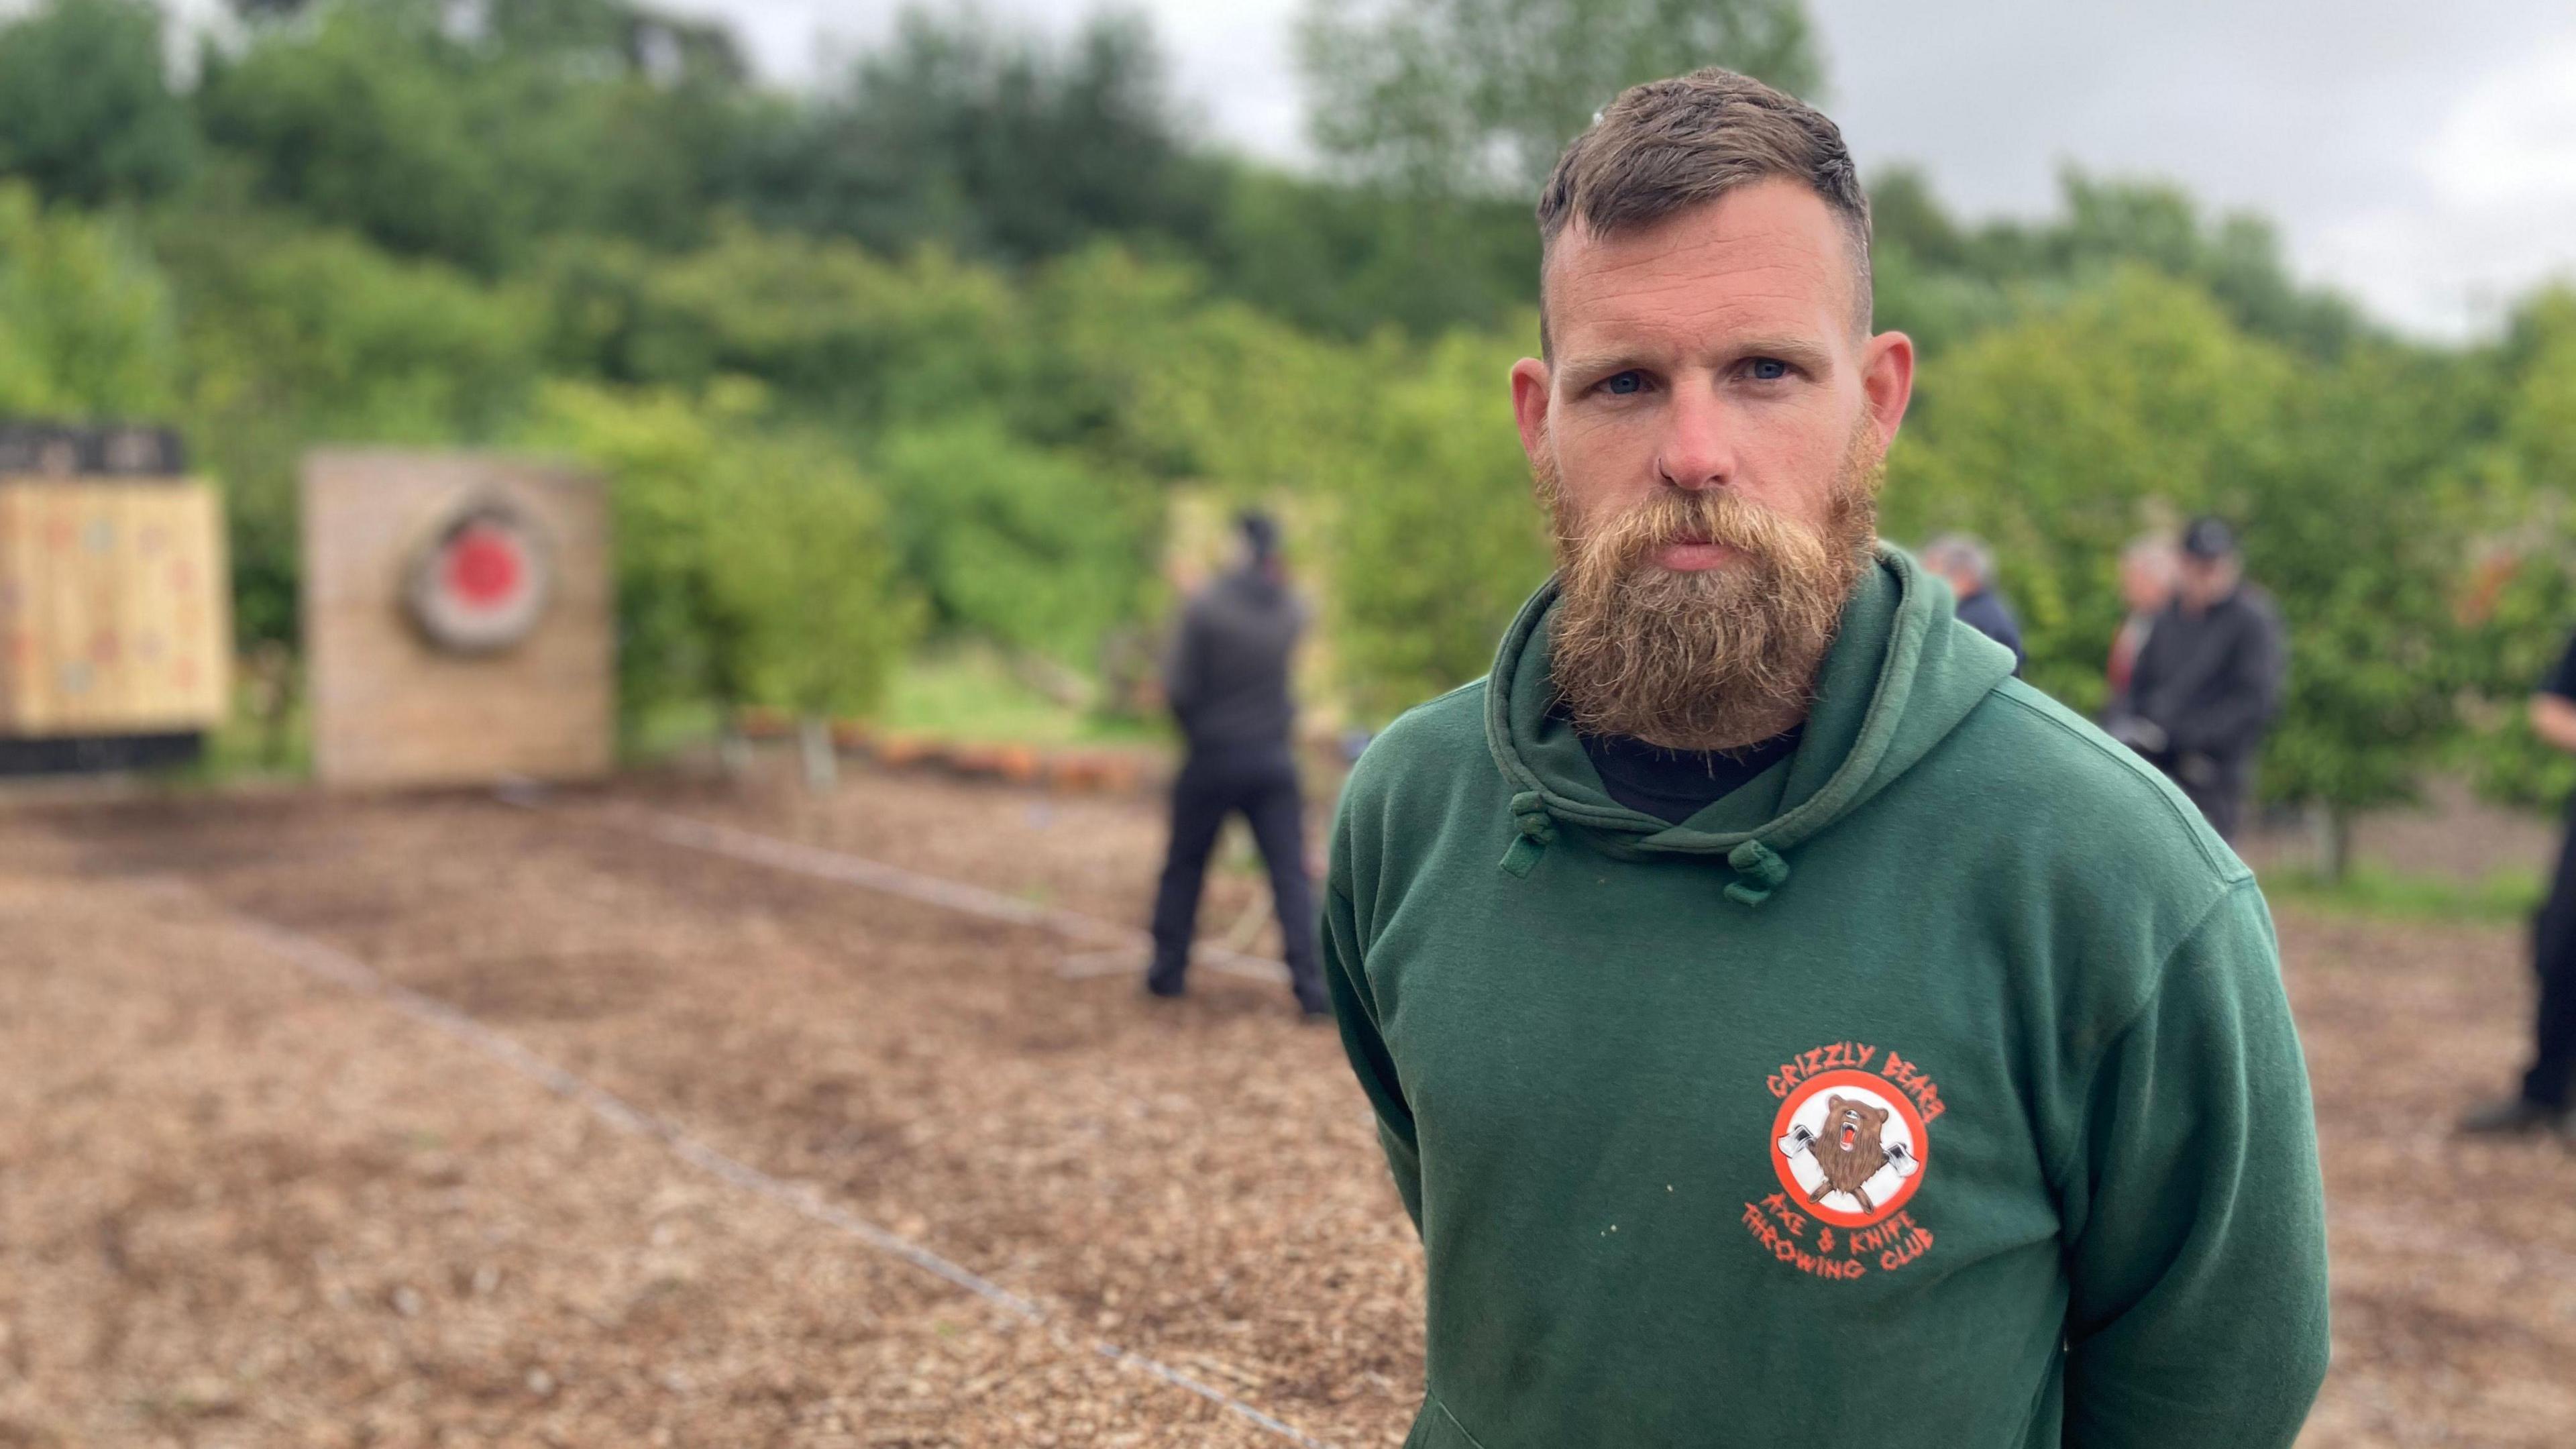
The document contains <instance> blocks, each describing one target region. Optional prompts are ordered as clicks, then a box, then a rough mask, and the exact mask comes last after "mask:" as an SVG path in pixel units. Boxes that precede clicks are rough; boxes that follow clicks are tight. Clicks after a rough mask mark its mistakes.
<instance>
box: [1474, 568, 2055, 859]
mask: <svg viewBox="0 0 2576 1449" xmlns="http://www.w3.org/2000/svg"><path fill="white" fill-rule="evenodd" d="M1557 606H1558V584H1557V581H1556V580H1554V579H1550V580H1549V581H1548V582H1547V583H1546V584H1545V585H1544V586H1542V587H1541V588H1540V589H1539V591H1538V592H1537V593H1536V594H1534V595H1532V596H1531V597H1530V600H1529V602H1528V603H1526V604H1524V605H1522V606H1521V611H1520V615H1519V617H1517V618H1516V619H1514V620H1513V621H1512V627H1511V629H1510V631H1509V632H1508V633H1506V634H1505V635H1504V636H1503V644H1502V649H1501V652H1500V653H1499V654H1497V655H1496V657H1495V659H1494V671H1493V675H1492V677H1491V681H1490V683H1489V686H1488V688H1487V690H1486V693H1485V742H1486V744H1487V746H1488V747H1489V748H1490V749H1491V750H1492V751H1493V756H1494V763H1495V765H1496V766H1497V767H1498V768H1499V769H1500V770H1501V771H1502V773H1503V778H1504V779H1505V780H1506V781H1508V782H1509V784H1510V786H1511V789H1512V792H1513V794H1512V824H1513V828H1514V832H1515V833H1514V836H1513V839H1512V840H1511V842H1510V844H1509V846H1508V848H1507V850H1506V852H1505V855H1504V857H1503V869H1505V870H1507V871H1509V872H1511V873H1512V874H1514V875H1516V876H1526V875H1528V873H1529V871H1530V869H1531V868H1532V867H1533V866H1534V865H1535V864H1536V863H1537V861H1538V858H1539V855H1540V854H1541V852H1543V851H1544V850H1545V849H1546V848H1547V847H1548V846H1549V845H1550V844H1553V843H1554V842H1555V840H1556V838H1557V834H1558V832H1559V831H1560V830H1565V829H1574V830H1581V831H1584V832H1586V833H1587V834H1588V835H1589V836H1590V837H1591V839H1592V842H1593V843H1594V844H1595V845H1597V846H1598V847H1599V848H1600V849H1602V850H1604V851H1606V852H1608V853H1610V854H1612V855H1618V856H1627V857H1637V856H1648V855H1658V854H1671V855H1699V856H1711V857H1717V858H1719V859H1722V861H1723V862H1724V864H1725V865H1726V866H1727V867H1728V869H1729V870H1730V871H1732V873H1733V879H1732V880H1730V881H1729V882H1728V884H1727V886H1726V894H1727V895H1728V897H1729V898H1731V899H1733V900H1735V901H1736V902H1737V903H1738V904H1741V905H1744V906H1747V907H1754V906H1759V905H1761V904H1762V902H1763V901H1764V900H1766V899H1767V898H1768V897H1769V896H1770V894H1771V892H1772V891H1774V890H1776V889H1778V888H1779V887H1780V886H1781V885H1783V884H1785V883H1786V882H1787V881H1788V879H1789V877H1790V875H1791V873H1792V872H1793V871H1794V869H1795V862H1796V851H1797V848H1798V847H1799V846H1800V845H1802V844H1804V843H1805V842H1807V841H1808V840H1811V839H1813V838H1814V837H1816V836H1817V835H1819V834H1821V833H1822V832H1824V831H1826V830H1828V829H1830V828H1832V826H1833V825H1834V823H1835V822H1836V821H1838V820H1841V819H1842V818H1843V817H1845V816H1847V815H1849V814H1851V813H1852V812H1853V811H1854V810H1856V809H1858V808H1859V807H1860V806H1862V805H1863V804H1865V803H1866V802H1867V801H1868V800H1869V799H1870V798H1871V797H1872V796H1874V795H1876V794H1878V792H1880V791H1881V790H1884V789H1886V788H1887V787H1888V785H1889V784H1890V783H1891V782H1893V781H1895V780H1896V779H1898V778H1899V777H1900V776H1902V775H1903V774H1904V773H1905V772H1906V771H1907V770H1908V769H1910V768H1912V767H1913V766H1914V764H1915V763H1916V762H1917V761H1919V760H1921V759H1922V758H1923V757H1924V756H1925V755H1927V754H1929V753H1930V752H1931V751H1932V749H1933V747H1934V746H1936V745H1938V744H1939V743H1940V742H1941V741H1942V740H1943V739H1944V738H1945V737H1947V736H1948V735H1949V733H1950V732H1951V731H1952V730H1953V729H1956V728H1957V727H1958V726H1959V723H1960V722H1961V721H1962V720H1964V719H1966V718H1967V717H1968V714H1969V712H1970V711H1971V710H1973V709H1974V708H1975V707H1976V705H1977V702H1978V701H1979V700H1981V699H1983V698H1985V696H1986V694H1987V693H1988V692H1989V691H1991V690H1993V689H1994V688H1995V686H1997V685H1999V684H2001V683H2003V682H2004V681H2005V680H2006V679H2008V678H2010V677H2011V676H2012V670H2013V657H2012V652H2011V651H2010V650H2008V649H2006V648H2004V647H2003V646H2002V645H2000V644H1997V643H1995V642H1994V641H1993V640H1991V639H1988V638H1987V637H1986V636H1985V635H1983V634H1980V633H1978V632H1977V631H1976V630H1974V629H1971V628H1968V627H1966V626H1964V625H1961V624H1959V623H1958V622H1957V619H1956V606H1955V604H1954V602H1953V600H1952V598H1951V595H1950V590H1949V588H1948V587H1947V586H1946V585H1944V584H1942V583H1941V582H1940V581H1938V580H1936V579H1934V578H1932V577H1931V576H1930V575H1929V574H1927V573H1925V572H1924V571H1923V570H1922V568H1921V567H1920V566H1919V565H1917V564H1916V563H1915V562H1914V560H1913V559H1911V558H1909V557H1908V556H1906V555H1905V554H1904V553H1903V552H1901V551H1899V550H1897V549H1894V548H1891V547H1889V546H1887V545H1885V544H1881V545H1879V547H1878V550H1877V553H1876V555H1875V557H1874V559H1873V562H1872V566H1871V567H1870V568H1869V569H1868V570H1867V571H1865V572H1864V573H1863V575H1862V577H1861V581H1860V584H1859V586H1858V587H1857V588H1855V589H1854V590H1853V591H1852V597H1851V601H1850V602H1849V603H1848V604H1846V605H1845V606H1844V608H1843V616H1842V623H1841V626H1840V628H1839V630H1838V631H1837V633H1836V634H1835V636H1834V643H1833V646H1832V648H1831V649H1830V650H1829V651H1828V652H1827V654H1826V656H1825V662H1824V666H1823V668H1822V669H1821V670H1820V671H1819V672H1818V677H1817V681H1816V701H1815V706H1814V708H1813V709H1812V710H1810V711H1809V713H1808V716H1807V721H1806V730H1805V733H1804V734H1803V735H1802V736H1801V738H1800V740H1799V744H1798V748H1797V751H1796V753H1794V754H1792V755H1791V756H1790V757H1789V758H1788V759H1786V760H1783V761H1781V762H1779V763H1778V764H1775V765H1773V766H1772V767H1771V768H1770V769H1768V770H1766V771H1764V772H1763V773H1762V774H1760V775H1758V776H1756V777H1754V779H1753V780H1751V781H1750V782H1748V783H1747V784H1745V785H1744V786H1742V787H1741V788H1739V789H1737V790H1735V791H1734V792H1732V793H1731V794H1728V795H1727V796H1726V797H1724V798H1723V799H1720V800H1717V801H1715V802H1713V803H1712V804H1710V805H1709V806H1708V807H1707V808H1705V809H1703V810H1701V811H1700V812H1699V813H1698V814H1696V815H1693V816H1692V817H1691V818H1689V819H1688V820H1685V821H1683V822H1681V823H1680V824H1678V825H1674V824H1669V823H1667V822H1665V821H1663V820H1660V819H1657V818H1656V817H1654V816H1651V815H1646V814H1643V813H1640V812H1638V811H1635V810H1631V809H1629V808H1627V807H1626V806H1624V805H1621V804H1620V803H1618V802H1617V801H1615V800H1613V799H1611V798H1610V793H1609V791H1607V790H1606V789H1604V788H1603V787H1602V784H1601V776H1600V774H1599V772H1597V771H1596V770H1594V769H1593V767H1592V761H1591V759H1590V757H1589V756H1587V755H1586V754H1585V753H1584V749H1583V742H1582V740H1581V739H1580V738H1578V737H1577V736H1576V734H1575V730H1574V726H1573V725H1572V723H1571V722H1569V721H1568V720H1566V719H1565V718H1564V716H1563V714H1562V712H1560V711H1558V710H1556V709H1555V708H1554V706H1555V704H1556V702H1557V695H1556V685H1555V682H1554V680H1553V678H1552V677H1551V674H1550V671H1549V668H1548V655H1549V650H1550V647H1551V642H1552V640H1553V638H1554V627H1553V625H1554V620H1555V614H1556V609H1557Z"/></svg>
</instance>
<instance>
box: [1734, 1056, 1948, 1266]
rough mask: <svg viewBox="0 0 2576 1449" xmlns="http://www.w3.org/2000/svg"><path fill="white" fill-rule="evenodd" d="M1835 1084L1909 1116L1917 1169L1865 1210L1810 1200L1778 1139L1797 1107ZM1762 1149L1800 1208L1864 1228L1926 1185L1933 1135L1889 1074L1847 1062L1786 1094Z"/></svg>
mask: <svg viewBox="0 0 2576 1449" xmlns="http://www.w3.org/2000/svg"><path fill="white" fill-rule="evenodd" d="M1835 1087H1857V1088H1860V1089H1862V1090H1865V1091H1867V1092H1868V1093H1869V1094H1870V1095H1871V1096H1872V1097H1875V1098H1877V1099H1878V1100H1880V1101H1882V1102H1885V1103H1887V1104H1888V1105H1890V1106H1892V1107H1894V1108H1895V1109H1896V1114H1897V1115H1898V1116H1899V1117H1901V1118H1903V1119H1904V1120H1905V1130H1906V1131H1907V1133H1909V1134H1910V1135H1911V1136H1912V1137H1913V1138H1914V1149H1913V1150H1914V1164H1915V1166H1914V1172H1913V1174H1912V1175H1911V1176H1909V1177H1906V1178H1904V1179H1903V1180H1902V1181H1900V1182H1899V1183H1898V1184H1897V1188H1896V1191H1895V1193H1893V1194H1892V1195H1890V1196H1889V1198H1888V1199H1887V1201H1885V1202H1883V1203H1880V1204H1878V1205H1877V1206H1876V1207H1873V1208H1871V1209H1870V1210H1869V1211H1868V1212H1865V1213H1851V1212H1844V1211H1843V1210H1842V1209H1840V1208H1831V1207H1827V1206H1825V1205H1824V1204H1823V1203H1820V1202H1816V1201H1813V1200H1812V1199H1810V1198H1809V1197H1808V1196H1807V1189H1806V1188H1805V1187H1804V1186H1802V1185H1800V1183H1799V1182H1798V1174H1797V1173H1796V1172H1794V1171H1792V1170H1791V1169H1790V1166H1789V1159H1788V1157H1787V1156H1786V1155H1784V1154H1783V1153H1782V1152H1781V1151H1780V1139H1781V1138H1783V1137H1785V1136H1787V1135H1789V1119H1790V1118H1792V1117H1795V1116H1797V1115H1798V1109H1799V1108H1801V1107H1804V1106H1805V1105H1807V1104H1808V1103H1809V1102H1811V1101H1814V1100H1815V1098H1816V1094H1817V1093H1819V1092H1824V1091H1829V1090H1831V1089H1833V1088H1835ZM1763 1150H1764V1151H1765V1152H1768V1153H1770V1154H1771V1170H1772V1172H1773V1173H1775V1174H1777V1175H1778V1176H1779V1179H1780V1185H1781V1186H1782V1187H1785V1188H1787V1189H1788V1190H1789V1201H1790V1202H1791V1203H1792V1204H1793V1205H1794V1206H1795V1208H1796V1210H1797V1211H1799V1212H1802V1213H1805V1214H1807V1215H1808V1216H1810V1217H1813V1218H1815V1219H1817V1220H1819V1221H1822V1222H1828V1223H1831V1224H1833V1225H1834V1226H1835V1227H1838V1228H1866V1227H1870V1226H1873V1225H1874V1224H1877V1223H1882V1222H1885V1221H1886V1220H1887V1219H1888V1218H1889V1217H1891V1216H1893V1215H1894V1214H1895V1212H1896V1210H1897V1209H1898V1208H1901V1207H1903V1206H1905V1204H1906V1203H1907V1202H1908V1201H1910V1200H1911V1199H1912V1198H1913V1196H1914V1189H1916V1188H1918V1187H1920V1186H1922V1185H1923V1175H1924V1174H1925V1173H1927V1172H1930V1171H1931V1170H1932V1138H1931V1134H1930V1132H1929V1131H1927V1130H1926V1129H1925V1127H1924V1125H1923V1114H1922V1113H1921V1112H1919V1111H1917V1110H1916V1109H1915V1106H1914V1101H1913V1099H1912V1098H1910V1097H1908V1096H1906V1095H1905V1093H1904V1092H1903V1091H1901V1090H1899V1089H1898V1088H1897V1085H1896V1084H1895V1083H1894V1082H1891V1081H1889V1080H1888V1079H1887V1078H1885V1077H1882V1076H1879V1075H1878V1074H1877V1073H1875V1072H1863V1071H1855V1070H1853V1069H1851V1068H1849V1067H1844V1068H1840V1069H1838V1070H1835V1071H1830V1072H1819V1073H1817V1074H1816V1075H1814V1076H1812V1077H1809V1078H1807V1079H1806V1080H1805V1081H1803V1082H1800V1083H1799V1084H1798V1086H1797V1089H1796V1090H1795V1091H1792V1092H1791V1093H1790V1094H1789V1095H1788V1096H1787V1097H1786V1098H1784V1099H1782V1101H1781V1103H1780V1111H1779V1114H1778V1115H1777V1116H1774V1117H1773V1118H1772V1119H1771V1140H1770V1141H1768V1142H1766V1143H1764V1144H1763Z"/></svg>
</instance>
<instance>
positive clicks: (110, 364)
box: [0, 182, 177, 418]
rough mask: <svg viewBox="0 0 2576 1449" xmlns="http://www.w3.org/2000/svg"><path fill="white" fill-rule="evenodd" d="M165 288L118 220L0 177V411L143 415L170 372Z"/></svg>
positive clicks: (172, 376) (169, 386)
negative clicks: (50, 204)
mask: <svg viewBox="0 0 2576 1449" xmlns="http://www.w3.org/2000/svg"><path fill="white" fill-rule="evenodd" d="M170 332H171V329H170V297H169V289H168V287H167V285H166V284H165V283H164V281H163V279H162V277H161V274H160V272H159V270H158V269H157V268H155V267H154V266H153V265H152V262H151V259H150V258H149V256H148V255H146V254H145V253H144V252H143V250H142V249H141V248H140V247H138V246H136V245H135V244H134V240H133V238H132V237H130V236H129V235H127V234H126V232H125V231H124V229H123V228H120V227H117V226H115V225H112V224H110V223H108V222H106V221H104V220H100V219H95V218H91V217H87V216H83V215H81V214H79V213H78V212H74V211H71V210H68V209H65V208H53V209H48V208H46V207H45V206H43V205H42V204H40V203H39V202H38V201H37V199H36V197H35V195H34V193H33V192H31V191H30V190H29V189H28V188H27V186H26V185H25V184H24V183H23V182H0V413H14V414H19V415H22V416H23V415H26V414H35V415H38V416H45V415H69V416H72V417H94V418H143V417H149V416H151V415H153V414H154V413H156V412H158V411H160V410H161V409H163V408H166V407H167V406H168V405H169V403H170V401H171V398H172V394H173V389H174V386H175V383H176V381H177V378H176V373H177V367H176V362H177V358H176V356H175V349H174V348H173V347H172V345H171V335H170Z"/></svg>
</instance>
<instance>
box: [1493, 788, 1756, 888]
mask: <svg viewBox="0 0 2576 1449" xmlns="http://www.w3.org/2000/svg"><path fill="white" fill-rule="evenodd" d="M1512 829H1513V830H1514V831H1515V832H1517V833H1516V834H1514V835H1513V836H1512V845H1511V849H1509V850H1506V851H1504V852H1503V870H1504V871H1505V872H1506V873H1507V874H1509V875H1510V876H1512V878H1514V879H1515V880H1527V879H1529V873H1530V871H1531V870H1532V869H1533V868H1534V867H1536V866H1537V865H1538V858H1539V856H1540V855H1541V854H1543V853H1545V851H1546V850H1547V848H1548V847H1549V846H1551V845H1553V844H1555V843H1556V817H1555V816H1553V815H1550V814H1549V813H1548V810H1547V799H1546V797H1545V796H1543V795H1541V794H1539V792H1537V791H1536V790H1523V791H1521V792H1520V793H1519V794H1517V795H1514V796H1513V797H1512ZM1726 863H1727V865H1728V866H1729V867H1731V868H1733V870H1734V871H1735V873H1736V875H1737V876H1739V877H1741V879H1738V880H1736V881H1734V882H1732V883H1730V884H1729V885H1728V886H1727V888H1726V898H1727V899H1728V900H1731V901H1733V902H1735V903H1736V904H1737V905H1740V906H1748V907H1750V906H1759V905H1761V904H1762V903H1763V902H1764V901H1767V900H1769V899H1771V892H1773V891H1775V890H1778V889H1779V888H1780V886H1781V884H1782V883H1783V882H1785V881H1787V880H1788V879H1789V862H1787V861H1785V860H1782V859H1781V858H1780V852H1778V851H1776V850H1773V849H1772V848H1771V847H1770V846H1767V845H1764V844H1763V843H1762V842H1761V841H1759V840H1748V841H1745V842H1744V843H1743V844H1741V845H1738V846H1736V847H1735V848H1734V849H1733V850H1730V851H1728V852H1727V853H1726Z"/></svg>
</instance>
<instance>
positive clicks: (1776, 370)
mask: <svg viewBox="0 0 2576 1449" xmlns="http://www.w3.org/2000/svg"><path fill="white" fill-rule="evenodd" d="M1751 366H1752V368H1753V377H1754V380H1755V381H1757V382H1778V381H1779V380H1780V379H1782V378H1784V377H1787V376H1788V375H1789V364H1787V363H1785V362H1782V361H1781V360H1780V359H1778V358H1776V357H1757V358H1755V359H1753V362H1752V364H1751Z"/></svg>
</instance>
